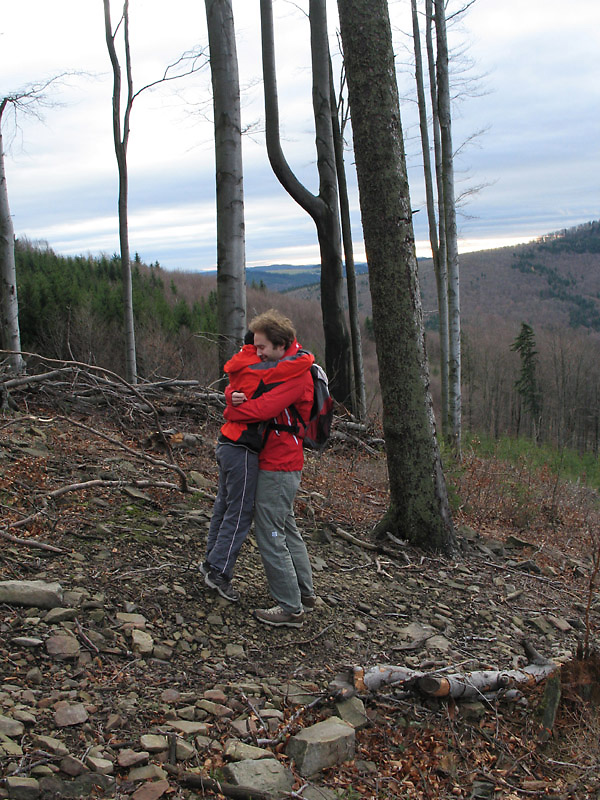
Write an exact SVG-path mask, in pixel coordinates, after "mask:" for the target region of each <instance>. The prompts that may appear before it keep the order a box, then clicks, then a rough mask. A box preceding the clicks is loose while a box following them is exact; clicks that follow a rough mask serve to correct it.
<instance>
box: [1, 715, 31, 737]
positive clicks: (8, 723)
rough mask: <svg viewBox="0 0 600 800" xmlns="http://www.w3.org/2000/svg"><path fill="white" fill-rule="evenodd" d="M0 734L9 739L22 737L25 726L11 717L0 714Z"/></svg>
mask: <svg viewBox="0 0 600 800" xmlns="http://www.w3.org/2000/svg"><path fill="white" fill-rule="evenodd" d="M0 733H3V734H5V735H6V736H10V737H16V736H22V735H23V734H24V733H25V725H23V723H22V722H19V721H18V720H16V719H13V718H12V717H5V716H4V715H2V714H0Z"/></svg>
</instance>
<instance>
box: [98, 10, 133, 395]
mask: <svg viewBox="0 0 600 800" xmlns="http://www.w3.org/2000/svg"><path fill="white" fill-rule="evenodd" d="M103 1H104V27H105V35H106V46H107V47H108V53H109V56H110V61H111V64H112V69H113V96H112V110H113V140H114V146H115V155H116V157H117V168H118V171H119V245H120V248H121V272H122V276H123V322H124V330H125V377H126V378H127V380H128V382H129V383H132V384H135V383H137V364H136V350H135V325H134V319H133V289H132V283H131V258H130V254H129V228H128V225H129V222H128V191H129V180H128V175H127V144H128V141H129V118H130V116H131V106H132V104H133V81H132V75H131V53H130V50H129V0H125V2H124V4H123V18H122V22H123V26H124V28H123V36H124V42H125V66H126V74H127V102H126V105H125V114H124V117H123V130H122V131H121V67H120V64H119V59H118V56H117V51H116V48H115V35H116V32H115V33H114V34H113V31H112V24H111V20H110V0H103ZM117 27H118V26H117Z"/></svg>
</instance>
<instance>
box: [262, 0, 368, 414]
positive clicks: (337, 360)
mask: <svg viewBox="0 0 600 800" xmlns="http://www.w3.org/2000/svg"><path fill="white" fill-rule="evenodd" d="M309 8H310V11H309V18H310V30H311V53H312V73H313V112H314V118H315V129H316V147H317V168H318V171H319V194H318V195H314V194H312V193H311V192H309V191H308V189H306V188H305V187H304V186H303V185H302V184H301V183H300V181H299V180H298V178H297V177H296V176H295V175H294V173H293V172H292V170H291V168H290V166H289V164H288V163H287V161H286V159H285V156H284V154H283V151H282V148H281V141H280V137H279V107H278V99H277V78H276V69H275V41H274V33H273V7H272V0H261V2H260V14H261V35H262V58H263V80H264V94H265V124H266V140H267V152H268V155H269V161H270V163H271V167H272V168H273V172H274V173H275V175H276V176H277V178H278V180H279V182H280V183H281V184H282V186H283V187H284V188H285V190H286V191H287V192H288V193H289V194H290V195H291V196H292V197H293V199H294V200H295V201H296V202H297V203H298V204H299V205H300V206H301V207H302V208H303V209H304V210H305V211H306V212H307V213H308V214H310V216H311V217H312V218H313V220H314V222H315V225H316V228H317V237H318V240H319V249H320V253H321V313H322V317H323V330H324V334H325V368H326V370H327V374H328V377H329V388H330V391H331V394H332V395H333V396H334V397H335V399H336V400H338V401H339V402H341V403H345V402H347V401H348V400H349V398H350V397H351V395H352V380H351V368H350V340H349V336H348V330H347V326H346V320H345V315H344V303H343V292H342V287H343V271H342V245H341V231H340V215H339V206H338V188H337V178H336V163H335V150H334V146H333V131H332V124H331V106H330V86H329V44H328V38H327V15H326V7H325V0H310V6H309Z"/></svg>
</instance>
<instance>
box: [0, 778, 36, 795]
mask: <svg viewBox="0 0 600 800" xmlns="http://www.w3.org/2000/svg"><path fill="white" fill-rule="evenodd" d="M5 785H6V788H7V789H8V796H9V797H10V798H11V800H36V798H37V797H39V796H40V785H39V783H38V781H37V780H36V779H35V778H21V777H13V776H9V777H8V778H5Z"/></svg>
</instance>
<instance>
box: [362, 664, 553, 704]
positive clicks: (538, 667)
mask: <svg viewBox="0 0 600 800" xmlns="http://www.w3.org/2000/svg"><path fill="white" fill-rule="evenodd" d="M557 669H558V665H557V664H554V663H547V664H529V665H528V666H526V667H524V668H523V669H509V670H499V669H492V670H477V671H475V672H468V673H453V674H451V675H439V674H434V673H426V672H420V671H419V670H414V669H409V668H408V667H400V666H398V667H396V666H391V665H387V664H377V665H375V666H373V667H369V669H367V670H365V669H363V668H362V667H356V668H355V670H354V685H355V688H356V689H357V690H358V691H363V692H364V691H370V692H377V691H379V689H380V688H381V686H390V685H391V686H395V687H396V688H405V689H407V690H413V689H416V690H417V691H419V692H422V693H423V694H427V695H429V696H430V697H453V698H455V699H462V700H471V699H473V698H478V697H481V695H483V694H494V693H497V692H499V691H501V690H507V689H511V688H513V687H515V686H535V684H537V683H540V682H541V681H543V680H544V679H545V678H547V677H548V676H549V675H552V674H553V673H554V672H556V670H557Z"/></svg>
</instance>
